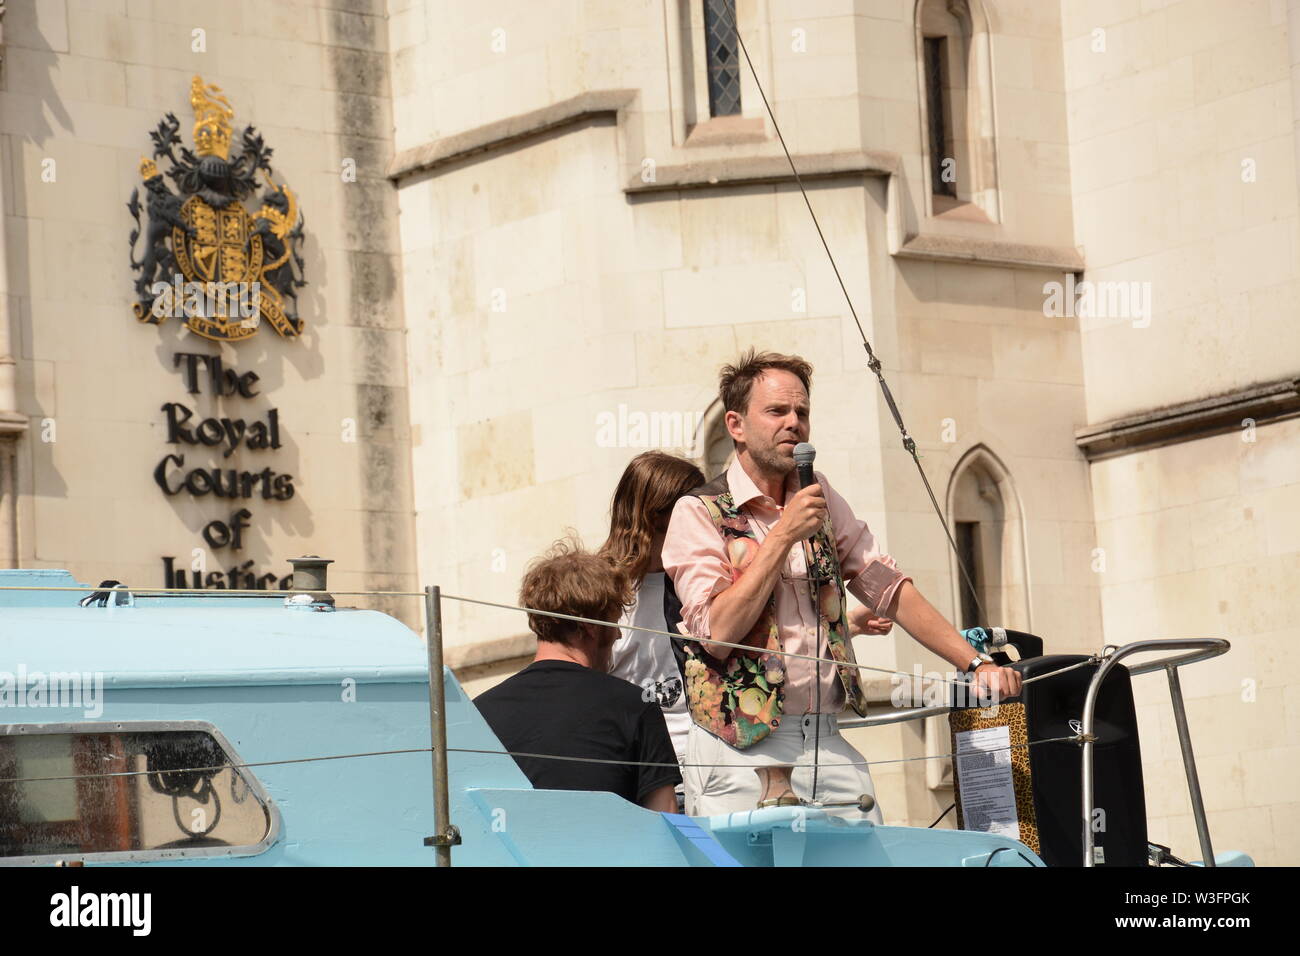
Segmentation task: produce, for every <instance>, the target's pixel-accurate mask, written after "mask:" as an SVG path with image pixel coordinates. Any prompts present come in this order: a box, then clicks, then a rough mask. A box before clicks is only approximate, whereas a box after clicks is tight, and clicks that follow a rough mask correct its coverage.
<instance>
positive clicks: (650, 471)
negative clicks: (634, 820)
mask: <svg viewBox="0 0 1300 956" xmlns="http://www.w3.org/2000/svg"><path fill="white" fill-rule="evenodd" d="M702 484H704V474H703V472H701V471H700V469H698V468H696V467H695V465H694V464H692V463H691V462H690V461H688V460H686V459H685V458H679V457H677V456H676V455H670V454H668V453H667V452H662V451H647V452H644V453H643V454H640V455H637V456H636V457H635V458H633V459H632V460H631V461H630V462H629V463H628V466H627V468H626V469H624V471H623V477H622V478H620V479H619V482H618V487H617V488H616V489H615V490H614V500H613V503H612V504H611V505H610V521H609V538H608V540H606V541H605V543H604V545H602V546H601V549H600V552H599V553H600V554H601V555H602V556H603V557H604V558H606V559H607V560H608V561H609V562H610V563H611V564H613V565H614V566H615V567H616V568H618V569H619V570H620V571H621V572H622V573H623V574H625V575H626V576H627V577H628V578H629V579H630V580H631V581H632V583H633V585H634V586H635V588H636V592H635V596H634V600H633V603H632V605H631V606H630V607H629V608H628V609H627V610H626V611H625V612H624V614H623V616H622V618H620V619H619V624H620V625H621V626H623V627H627V626H628V625H635V626H637V627H649V628H653V629H655V630H659V631H664V630H667V629H668V628H667V625H666V623H665V621H664V566H663V561H662V559H661V557H660V550H661V549H662V548H663V543H664V537H665V535H667V533H668V519H669V517H670V516H671V515H672V510H673V505H674V504H676V503H677V499H678V498H680V497H681V496H682V495H684V494H686V493H687V492H688V491H690V490H691V489H692V488H698V487H699V486H700V485H702ZM609 673H611V674H613V675H614V676H615V677H621V678H623V679H624V680H626V681H629V682H631V683H633V684H636V685H637V686H638V687H640V688H641V689H642V691H643V694H644V695H645V697H646V700H650V699H652V698H651V695H653V698H654V699H657V700H658V701H659V706H660V707H661V708H663V712H664V721H665V722H666V723H667V724H668V733H669V735H670V736H671V737H672V740H673V749H674V750H676V751H677V759H678V760H681V759H683V757H684V755H685V753H686V735H687V732H688V731H689V730H690V726H691V717H690V713H689V712H688V711H687V709H686V694H685V693H684V692H683V689H682V677H681V673H680V671H679V670H678V668H677V660H676V658H675V657H674V656H673V647H672V640H671V639H670V638H668V637H665V636H663V635H659V634H646V633H645V632H643V631H632V630H624V631H623V634H622V636H621V637H620V638H619V639H618V640H617V641H615V642H614V650H613V655H612V658H611V661H610V669H609Z"/></svg>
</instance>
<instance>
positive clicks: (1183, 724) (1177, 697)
mask: <svg viewBox="0 0 1300 956" xmlns="http://www.w3.org/2000/svg"><path fill="white" fill-rule="evenodd" d="M1165 671H1166V672H1167V673H1168V674H1169V696H1170V698H1171V699H1172V700H1173V705H1174V723H1175V724H1176V725H1177V727H1178V746H1179V748H1180V749H1181V750H1182V752H1183V770H1184V771H1186V773H1187V790H1188V792H1189V793H1190V794H1191V797H1192V816H1193V817H1194V818H1195V819H1196V836H1197V838H1198V839H1199V840H1200V842H1201V862H1202V863H1203V864H1205V865H1206V866H1214V865H1215V863H1214V847H1213V846H1211V845H1210V827H1209V825H1208V824H1207V823H1206V822H1205V801H1204V800H1203V799H1202V798H1201V781H1200V777H1198V776H1197V773H1196V757H1195V756H1194V755H1193V754H1192V738H1191V733H1190V732H1189V731H1188V729H1187V711H1186V710H1185V709H1184V707H1183V688H1182V684H1181V683H1180V682H1179V680H1178V668H1176V667H1174V666H1173V665H1169V666H1167V667H1166V668H1165Z"/></svg>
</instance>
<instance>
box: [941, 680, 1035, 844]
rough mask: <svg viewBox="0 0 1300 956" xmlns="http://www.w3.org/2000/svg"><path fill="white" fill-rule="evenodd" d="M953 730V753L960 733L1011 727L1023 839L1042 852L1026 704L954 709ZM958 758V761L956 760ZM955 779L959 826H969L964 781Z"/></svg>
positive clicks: (1014, 784) (950, 718)
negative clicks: (964, 807)
mask: <svg viewBox="0 0 1300 956" xmlns="http://www.w3.org/2000/svg"><path fill="white" fill-rule="evenodd" d="M948 726H949V727H950V728H951V732H952V751H951V752H952V753H954V754H955V753H956V752H957V734H959V733H963V732H965V731H967V730H984V729H986V728H989V727H1007V728H1009V731H1008V732H1009V735H1010V738H1011V746H1012V748H1013V749H1012V751H1011V786H1012V789H1013V791H1014V792H1015V796H1016V817H1017V819H1018V820H1019V821H1020V842H1021V843H1023V844H1024V845H1025V846H1027V847H1029V849H1031V850H1033V851H1034V852H1035V853H1038V852H1039V848H1038V846H1039V844H1038V817H1037V815H1036V814H1035V813H1034V788H1033V778H1032V776H1031V775H1030V769H1029V748H1028V747H1026V746H1024V745H1025V744H1027V743H1029V723H1028V721H1027V720H1026V718H1025V705H1024V704H1022V703H1020V702H1018V701H1017V702H1015V703H1010V704H998V705H996V706H994V707H988V708H979V707H971V708H968V709H965V710H954V711H952V712H951V713H950V714H949V715H948ZM954 762H955V761H954ZM952 779H953V798H954V799H955V801H956V803H957V826H958V827H959V828H962V829H965V823H964V821H963V820H962V812H961V781H960V779H959V777H958V775H957V774H956V773H954V774H953V776H952Z"/></svg>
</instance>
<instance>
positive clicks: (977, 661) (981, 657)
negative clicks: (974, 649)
mask: <svg viewBox="0 0 1300 956" xmlns="http://www.w3.org/2000/svg"><path fill="white" fill-rule="evenodd" d="M993 663H996V661H994V660H993V658H991V657H989V656H988V655H987V654H983V653H981V654H976V655H975V656H974V657H972V658H971V659H970V663H969V664H967V665H966V673H967V674H973V673H975V668H977V667H979V666H980V665H981V664H993Z"/></svg>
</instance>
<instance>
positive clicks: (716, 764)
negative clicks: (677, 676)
mask: <svg viewBox="0 0 1300 956" xmlns="http://www.w3.org/2000/svg"><path fill="white" fill-rule="evenodd" d="M819 723H820V728H819V727H818V724H819ZM819 734H820V739H819ZM814 752H816V754H817V761H818V768H817V793H816V795H815V799H814V794H813V792H812V789H813V754H814ZM851 763H855V765H850V764H851ZM686 764H687V765H686V766H685V767H684V768H683V769H682V777H683V778H684V780H685V783H686V812H687V813H688V814H690V815H691V816H694V817H708V816H714V815H716V814H722V813H743V812H744V811H746V810H753V809H754V808H755V807H756V806H757V805H758V798H759V795H760V792H761V787H760V785H759V780H758V774H756V773H755V772H754V768H755V767H763V766H771V765H773V764H785V765H788V766H793V767H794V768H795V770H794V772H793V773H792V774H791V775H790V780H791V786H792V787H793V788H794V792H795V796H798V797H800V798H802V799H803V800H805V801H807V802H821V803H849V802H851V803H853V804H855V805H856V803H857V801H858V798H859V797H860V796H861V795H862V794H864V793H868V794H871V796H872V798H873V799H874V797H875V795H876V791H875V787H874V786H872V783H871V772H870V770H869V768H868V767H867V765H866V758H865V757H863V756H862V754H860V753H858V751H857V750H856V749H854V747H853V746H852V745H851V744H850V743H849V742H848V741H847V740H845V739H844V738H843V737H842V736H840V731H839V727H838V726H837V722H836V719H835V715H834V714H804V715H802V716H796V715H787V716H786V717H783V718H782V720H781V725H780V726H779V727H777V729H776V730H774V731H772V733H771V734H769V735H768V736H767V737H764V738H763V739H762V740H760V741H759V742H758V743H756V744H754V745H753V746H752V747H748V748H746V749H745V750H737V749H736V748H735V747H732V746H731V745H730V744H727V743H725V742H723V741H722V740H721V739H720V738H718V737H715V736H714V735H713V734H711V733H709V732H708V731H707V730H704V729H703V728H702V727H700V726H699V725H698V724H692V725H691V730H690V736H689V737H688V738H687V740H686ZM701 765H704V766H701ZM729 765H738V766H729ZM843 812H844V813H845V815H849V814H851V815H852V816H854V817H857V818H859V819H860V818H861V817H862V816H863V815H862V814H861V811H858V810H856V809H852V808H847V809H846V810H845V811H843ZM865 816H866V818H867V819H868V820H871V821H873V822H874V823H883V822H884V817H883V816H882V815H881V813H880V807H879V806H876V807H874V808H873V809H872V810H871V812H870V813H867V814H865Z"/></svg>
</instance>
